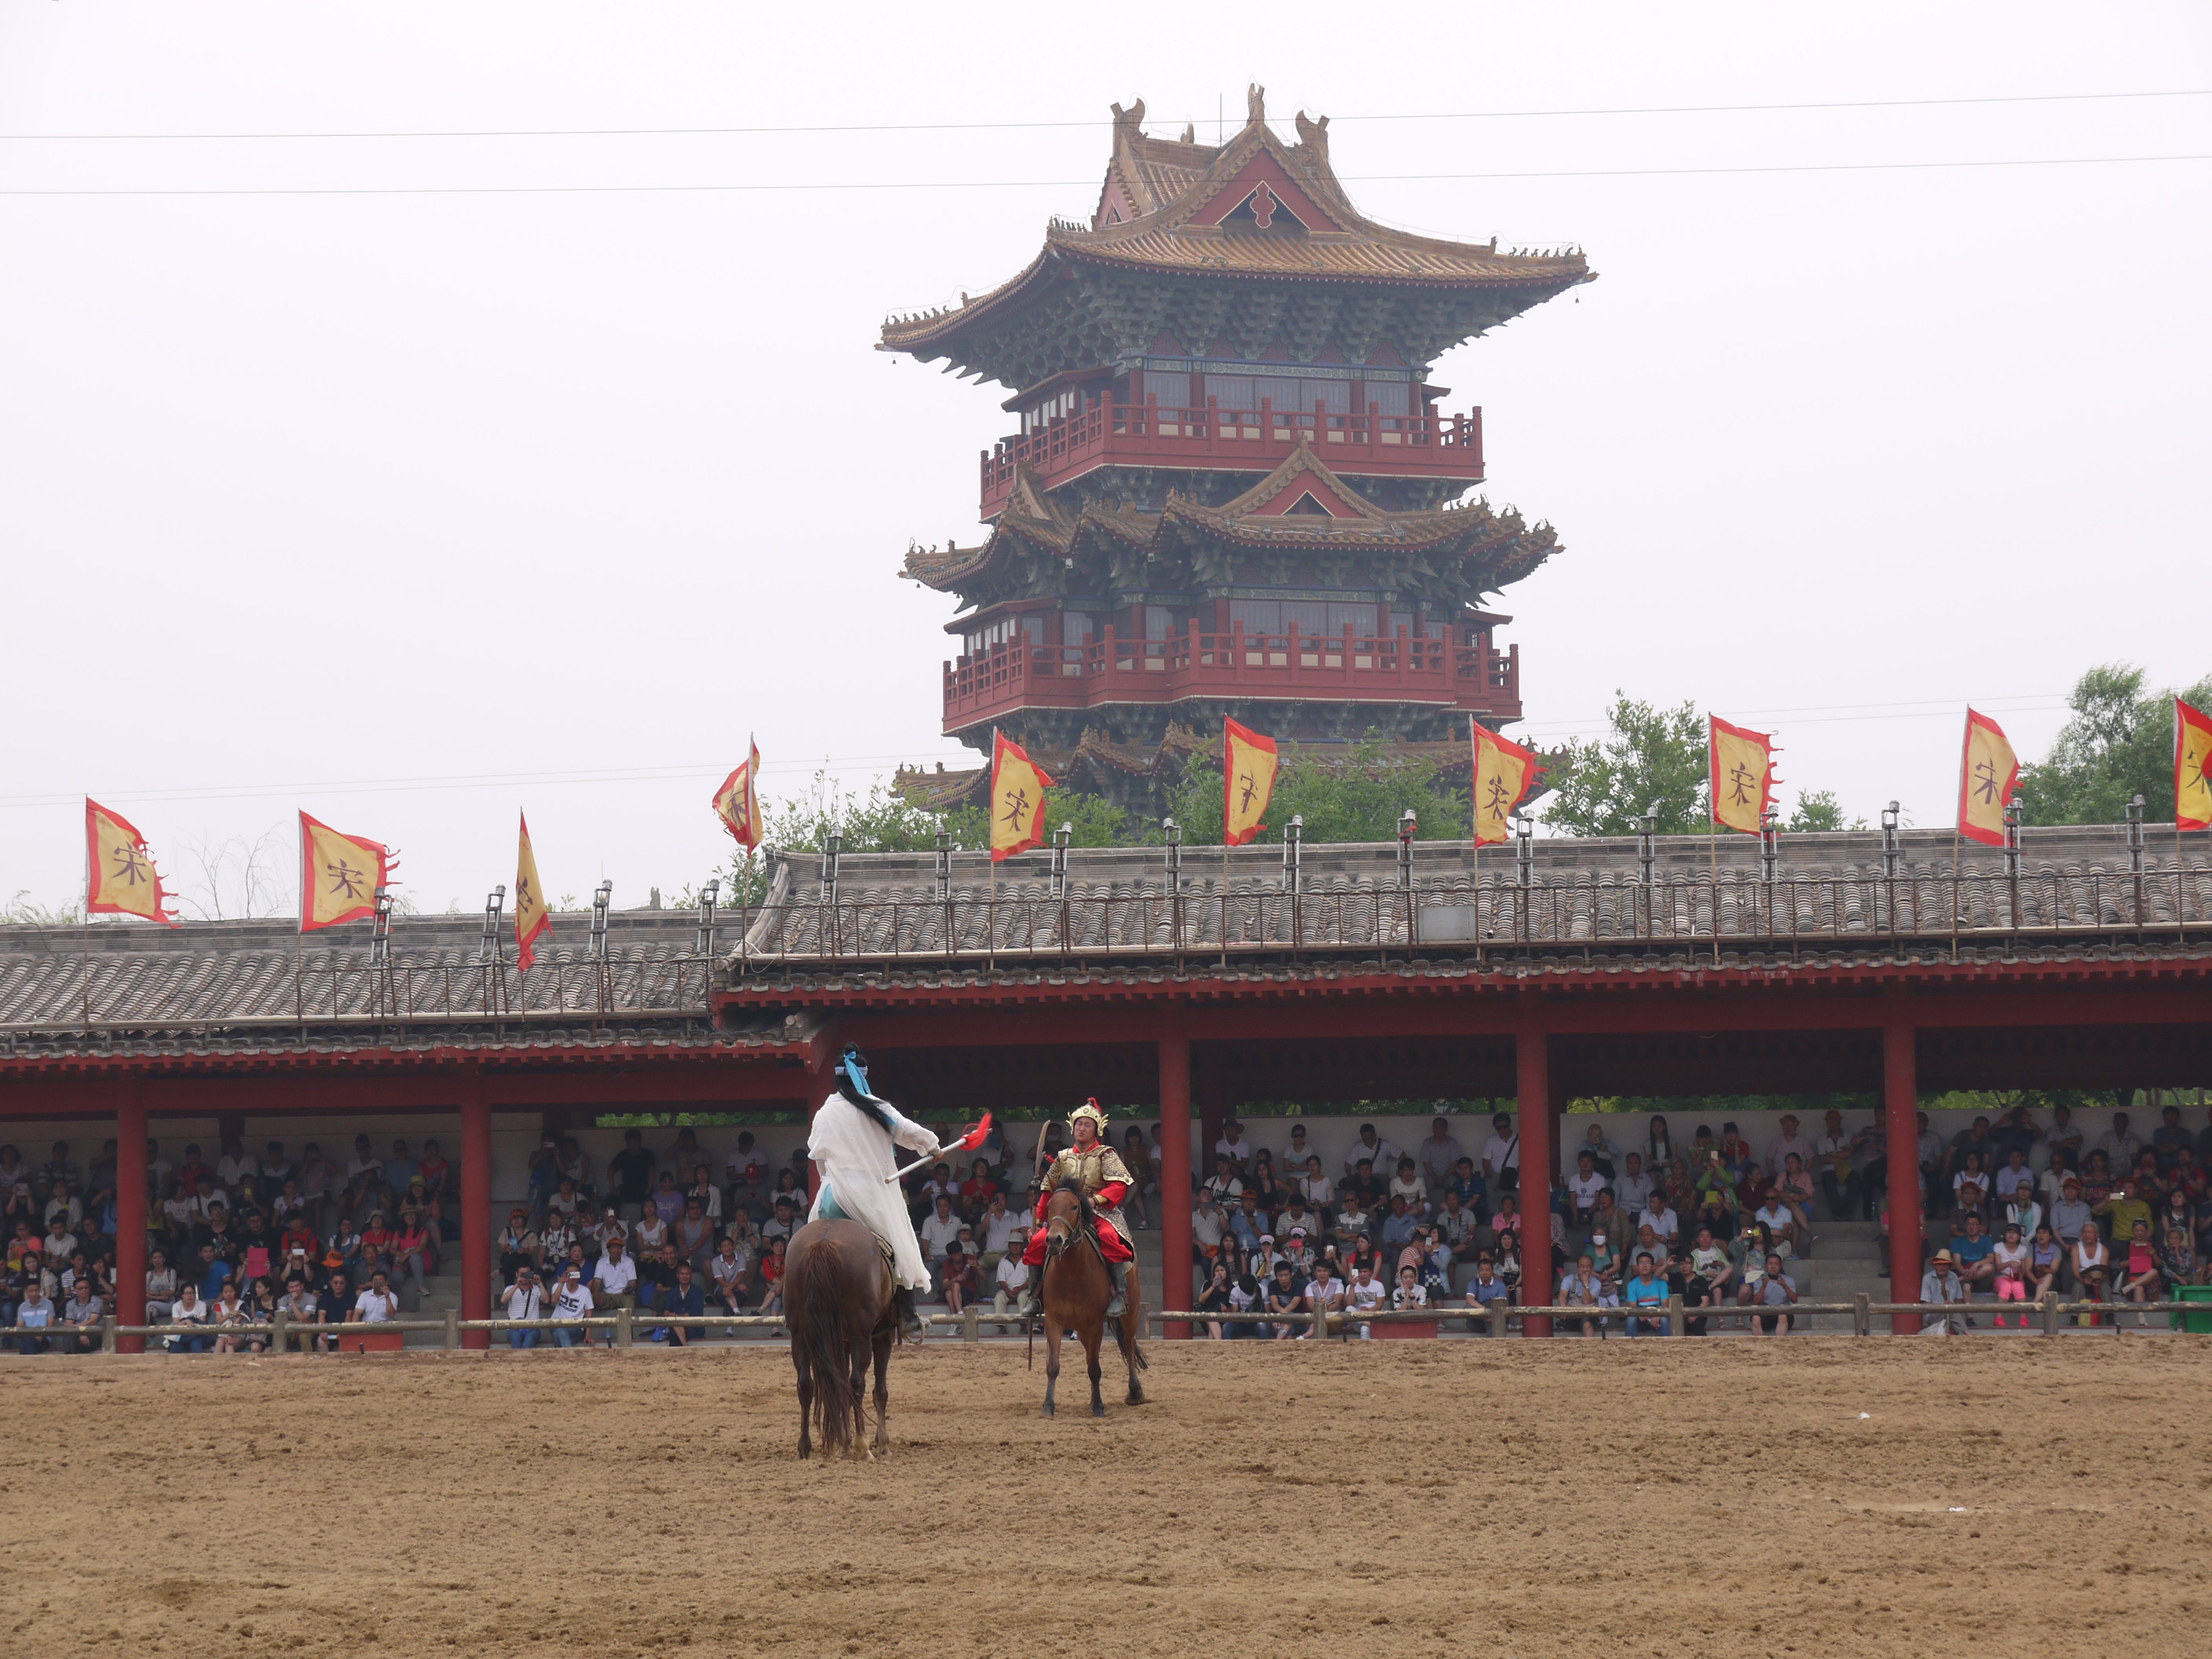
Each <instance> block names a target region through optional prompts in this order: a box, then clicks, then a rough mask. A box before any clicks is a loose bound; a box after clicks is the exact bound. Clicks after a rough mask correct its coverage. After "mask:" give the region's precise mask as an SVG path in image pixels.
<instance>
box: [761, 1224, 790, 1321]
mask: <svg viewBox="0 0 2212 1659" xmlns="http://www.w3.org/2000/svg"><path fill="white" fill-rule="evenodd" d="M785 1249H786V1244H785V1242H784V1241H783V1240H782V1239H781V1238H771V1239H770V1240H769V1242H768V1253H767V1254H766V1255H763V1256H762V1257H761V1264H760V1279H761V1300H760V1307H759V1309H758V1310H757V1311H758V1312H761V1313H763V1314H781V1313H782V1311H783V1255H784V1250H785Z"/></svg>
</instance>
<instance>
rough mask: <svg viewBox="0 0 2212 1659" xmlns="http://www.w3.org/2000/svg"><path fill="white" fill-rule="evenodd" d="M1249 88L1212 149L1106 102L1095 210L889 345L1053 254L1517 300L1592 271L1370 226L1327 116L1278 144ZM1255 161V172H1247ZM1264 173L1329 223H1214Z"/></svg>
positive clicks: (1005, 288)
mask: <svg viewBox="0 0 2212 1659" xmlns="http://www.w3.org/2000/svg"><path fill="white" fill-rule="evenodd" d="M1258 92H1259V89H1258V88H1254V94H1255V95H1254V98H1253V100H1252V105H1251V109H1250V112H1249V118H1248V119H1247V121H1246V123H1245V125H1244V127H1243V130H1242V131H1239V132H1238V133H1237V136H1236V137H1234V138H1232V139H1231V140H1230V141H1229V142H1228V143H1225V144H1224V145H1221V146H1220V147H1218V149H1217V148H1209V147H1206V146H1202V145H1199V144H1195V143H1189V144H1183V143H1167V142H1164V141H1162V140H1158V139H1154V138H1147V137H1145V136H1144V134H1143V131H1142V128H1141V123H1142V121H1143V119H1144V106H1143V104H1142V103H1141V102H1140V103H1139V104H1138V105H1137V106H1135V107H1134V108H1133V110H1130V111H1126V112H1125V111H1123V110H1121V108H1120V107H1119V106H1116V107H1115V125H1114V131H1115V143H1114V150H1113V155H1112V157H1111V159H1110V160H1109V163H1108V169H1107V179H1106V185H1105V188H1104V190H1103V191H1102V194H1101V197H1100V201H1101V214H1100V218H1099V219H1098V220H1097V221H1094V222H1093V223H1091V225H1089V226H1082V225H1075V224H1069V223H1066V222H1054V223H1053V224H1052V225H1051V226H1050V227H1049V228H1048V230H1047V232H1046V235H1045V247H1044V252H1042V254H1040V255H1039V256H1038V258H1036V260H1035V261H1033V262H1032V263H1031V264H1030V265H1029V266H1028V267H1027V268H1026V269H1025V270H1023V271H1022V272H1021V274H1020V275H1019V276H1016V277H1014V278H1013V279H1012V281H1010V282H1007V283H1001V284H1000V286H998V287H997V288H994V289H991V290H990V291H989V292H988V293H986V294H981V295H975V296H974V297H972V298H971V297H969V296H966V295H963V296H962V301H961V303H960V304H959V305H957V306H955V307H945V308H943V309H941V310H938V311H933V312H929V313H924V314H921V315H919V316H910V317H902V318H895V319H892V320H890V322H887V323H886V324H884V331H883V346H884V349H887V350H894V351H913V350H917V349H927V348H931V347H933V346H937V345H939V344H941V343H943V342H945V340H947V339H949V338H950V337H952V336H954V335H957V334H959V333H960V332H962V331H964V330H966V329H968V328H969V327H971V326H973V325H975V324H977V323H979V322H981V321H983V320H985V319H987V318H989V317H991V316H992V314H993V313H994V312H997V311H1000V310H1001V309H1004V308H1006V307H1008V306H1009V305H1010V304H1012V303H1013V302H1015V301H1017V300H1018V297H1019V296H1020V295H1023V294H1024V293H1025V292H1026V291H1027V290H1028V289H1030V288H1031V287H1033V286H1035V285H1037V284H1039V283H1047V282H1049V281H1051V280H1052V279H1053V277H1054V275H1055V272H1054V270H1053V269H1052V267H1053V265H1054V262H1055V261H1056V260H1058V259H1062V258H1065V259H1069V260H1073V261H1077V262H1079V263H1088V264H1098V265H1111V266H1119V267H1122V268H1125V269H1134V270H1158V271H1164V272H1187V273H1190V274H1194V275H1208V276H1246V277H1251V278H1256V279H1261V280H1267V279H1297V280H1303V281H1314V280H1321V281H1324V282H1327V281H1336V282H1352V283H1370V284H1376V283H1379V284H1394V285H1395V284H1414V285H1424V286H1431V287H1439V288H1450V289H1461V290H1472V289H1496V290H1499V291H1501V292H1516V293H1519V294H1522V295H1527V296H1528V298H1527V299H1526V301H1525V303H1528V304H1533V303H1534V302H1535V301H1537V300H1538V299H1541V298H1545V297H1548V296H1549V295H1552V294H1555V293H1558V292H1560V291H1562V290H1564V289H1568V288H1571V287H1573V286H1575V285H1576V284H1577V283H1586V282H1589V281H1591V280H1592V279H1593V273H1592V272H1591V270H1590V269H1589V263H1588V261H1587V260H1586V259H1585V258H1583V254H1582V252H1581V251H1580V250H1579V249H1561V250H1555V251H1551V252H1534V251H1507V252H1500V251H1499V250H1498V245H1497V242H1496V240H1495V239H1493V240H1492V241H1490V242H1488V243H1473V242H1455V241H1449V240H1443V239H1442V238H1437V237H1431V236H1417V235H1414V234H1412V233H1410V232H1407V231H1402V230H1397V229H1394V228H1391V227H1389V226H1388V225H1383V224H1379V223H1377V222H1375V221H1374V220H1371V219H1369V218H1367V217H1365V216H1363V215H1362V214H1361V213H1360V212H1359V211H1358V209H1356V208H1354V207H1353V206H1352V202H1351V198H1350V197H1348V196H1346V193H1345V190H1344V186H1343V185H1342V184H1341V183H1340V182H1339V180H1338V179H1337V177H1336V173H1335V169H1334V167H1333V166H1332V164H1331V162H1330V160H1329V153H1328V120H1327V118H1325V117H1324V118H1322V119H1320V120H1318V121H1313V120H1309V119H1307V118H1306V117H1305V115H1304V113H1303V112H1301V113H1300V114H1299V116H1298V118H1297V126H1298V132H1299V137H1300V142H1299V143H1297V144H1286V143H1284V142H1283V141H1282V140H1281V139H1279V138H1278V137H1276V136H1275V135H1274V133H1273V131H1270V130H1269V128H1268V126H1267V119H1266V115H1265V112H1264V110H1263V109H1262V107H1261V103H1260V100H1259V97H1258ZM1255 169H1257V170H1258V171H1257V172H1255ZM1261 173H1264V174H1265V175H1266V176H1267V177H1268V178H1273V179H1278V180H1279V181H1280V184H1279V187H1278V192H1277V193H1278V194H1280V193H1281V191H1282V189H1285V188H1287V189H1289V190H1291V191H1297V192H1299V193H1300V194H1301V195H1303V196H1304V197H1305V198H1306V199H1307V200H1308V202H1309V204H1310V209H1311V208H1317V209H1318V210H1319V211H1318V213H1317V214H1316V216H1317V217H1320V218H1322V219H1325V220H1326V221H1327V222H1328V228H1325V229H1323V228H1304V230H1303V231H1300V232H1297V234H1292V227H1293V226H1295V225H1296V224H1297V221H1296V220H1295V219H1294V218H1291V219H1286V220H1285V221H1284V226H1283V230H1282V232H1281V234H1266V233H1265V232H1264V231H1261V230H1259V229H1257V228H1249V229H1248V228H1231V227H1226V226H1225V225H1224V224H1223V223H1221V222H1219V221H1220V218H1221V212H1222V210H1223V208H1224V207H1225V206H1227V207H1231V208H1233V207H1235V206H1236V205H1237V204H1235V203H1230V204H1224V203H1223V202H1222V200H1221V198H1222V197H1225V196H1226V195H1229V194H1231V193H1232V192H1233V193H1234V194H1235V195H1236V196H1237V202H1239V203H1241V202H1242V201H1243V199H1244V198H1245V197H1246V196H1248V195H1249V192H1250V191H1251V190H1252V188H1253V185H1254V183H1255V179H1257V178H1258V177H1259V175H1260V174H1261ZM1117 187H1118V193H1119V194H1121V196H1123V197H1126V198H1127V204H1128V206H1129V207H1130V208H1131V209H1132V210H1133V212H1134V216H1133V217H1129V218H1125V219H1123V220H1121V222H1109V220H1108V215H1107V212H1106V207H1105V204H1106V203H1107V202H1108V201H1109V200H1110V199H1111V198H1112V197H1114V196H1115V194H1116V193H1117Z"/></svg>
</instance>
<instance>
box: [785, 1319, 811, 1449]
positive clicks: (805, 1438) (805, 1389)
mask: <svg viewBox="0 0 2212 1659" xmlns="http://www.w3.org/2000/svg"><path fill="white" fill-rule="evenodd" d="M791 1363H792V1364H793V1365H794V1366H796V1367H797V1368H798V1370H799V1457H800V1459H801V1460H802V1461H804V1460H805V1459H806V1458H809V1457H811V1456H813V1455H814V1439H813V1434H812V1419H813V1416H814V1372H813V1370H812V1368H811V1367H810V1366H809V1365H808V1364H807V1363H806V1349H805V1346H803V1345H801V1344H800V1343H799V1340H797V1339H796V1338H794V1339H793V1341H792V1344H791Z"/></svg>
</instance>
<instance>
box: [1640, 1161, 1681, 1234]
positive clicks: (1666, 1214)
mask: <svg viewBox="0 0 2212 1659" xmlns="http://www.w3.org/2000/svg"><path fill="white" fill-rule="evenodd" d="M1630 1156H1631V1157H1634V1156H1635V1154H1634V1153H1631V1154H1630ZM1634 1225H1636V1226H1637V1227H1638V1228H1639V1229H1640V1228H1644V1227H1649V1228H1650V1229H1651V1231H1653V1232H1655V1233H1656V1234H1657V1235H1658V1236H1659V1242H1660V1243H1662V1244H1664V1245H1666V1247H1667V1249H1668V1253H1669V1254H1672V1252H1673V1250H1674V1241H1675V1240H1676V1239H1678V1238H1680V1237H1681V1233H1682V1218H1680V1216H1678V1215H1676V1214H1675V1213H1674V1206H1672V1205H1670V1204H1668V1202H1667V1195H1666V1194H1664V1193H1662V1192H1657V1191H1654V1192H1653V1193H1652V1194H1650V1196H1649V1197H1648V1198H1646V1199H1645V1200H1644V1207H1643V1208H1642V1209H1641V1210H1638V1212H1636V1216H1635V1220H1634Z"/></svg>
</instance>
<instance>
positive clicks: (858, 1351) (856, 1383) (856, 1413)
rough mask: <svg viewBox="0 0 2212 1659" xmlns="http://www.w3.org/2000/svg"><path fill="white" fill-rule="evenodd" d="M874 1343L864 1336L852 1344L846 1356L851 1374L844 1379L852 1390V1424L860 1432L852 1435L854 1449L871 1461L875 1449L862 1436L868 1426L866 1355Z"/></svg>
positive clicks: (874, 1454)
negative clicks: (851, 1350) (851, 1348)
mask: <svg viewBox="0 0 2212 1659" xmlns="http://www.w3.org/2000/svg"><path fill="white" fill-rule="evenodd" d="M874 1345H875V1340H874V1338H873V1337H872V1336H869V1337H865V1338H863V1339H862V1340H860V1341H858V1342H855V1343H854V1345H853V1352H852V1353H851V1354H850V1356H848V1363H849V1365H850V1368H851V1371H852V1375H851V1376H849V1377H848V1378H847V1379H846V1386H848V1388H850V1389H852V1390H853V1422H854V1426H855V1427H856V1428H858V1429H859V1430H860V1434H856V1435H854V1437H853V1439H854V1450H855V1452H856V1453H857V1454H858V1455H860V1457H862V1458H863V1459H865V1460H866V1461H867V1462H875V1457H876V1449H875V1448H874V1447H873V1446H871V1445H870V1444H868V1443H867V1442H866V1439H864V1438H863V1436H864V1435H865V1434H866V1431H867V1427H868V1355H869V1351H870V1350H871V1349H872V1347H873V1346H874Z"/></svg>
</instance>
